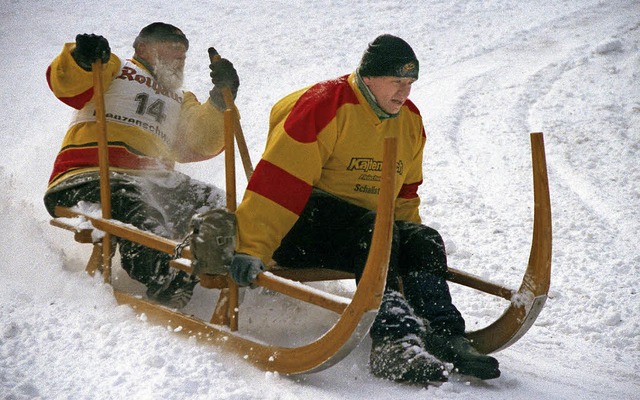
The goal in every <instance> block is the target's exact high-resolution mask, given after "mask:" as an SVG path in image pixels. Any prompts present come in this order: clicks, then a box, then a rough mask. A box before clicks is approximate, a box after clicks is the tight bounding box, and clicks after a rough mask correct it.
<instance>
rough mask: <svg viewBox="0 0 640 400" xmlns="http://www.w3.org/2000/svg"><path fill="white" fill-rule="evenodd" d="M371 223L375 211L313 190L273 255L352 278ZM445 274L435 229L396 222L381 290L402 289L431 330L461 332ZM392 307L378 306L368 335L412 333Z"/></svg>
mask: <svg viewBox="0 0 640 400" xmlns="http://www.w3.org/2000/svg"><path fill="white" fill-rule="evenodd" d="M374 222H375V212H373V211H370V210H367V209H365V208H362V207H358V206H355V205H353V204H350V203H348V202H346V201H344V200H341V199H339V198H337V197H335V196H332V195H330V194H328V193H325V192H322V191H320V190H317V189H314V191H313V193H312V195H311V197H310V199H309V202H308V203H307V205H306V207H305V209H304V210H303V212H302V214H301V216H300V218H299V219H298V221H297V222H296V224H295V225H294V226H293V228H292V229H291V230H290V231H289V233H288V234H287V235H286V236H285V237H284V239H283V240H282V243H281V244H280V247H279V248H278V249H277V250H276V251H275V253H274V255H273V259H274V260H275V261H276V262H277V263H278V264H280V265H282V266H285V267H290V268H295V267H302V268H304V267H324V268H331V269H337V270H343V271H348V272H353V273H355V275H356V281H357V280H359V278H360V277H361V276H362V272H363V269H364V266H365V264H366V260H367V256H368V254H369V248H370V245H371V237H372V233H373V226H374ZM446 273H447V260H446V253H445V248H444V242H443V240H442V237H441V236H440V234H439V233H438V232H437V231H436V230H434V229H432V228H429V227H427V226H425V225H420V224H416V223H412V222H407V221H396V222H395V223H394V227H393V241H392V246H391V259H390V261H389V272H388V274H387V286H386V292H388V293H391V292H397V291H400V289H401V288H402V290H403V292H404V297H405V298H406V300H407V302H408V303H409V305H410V306H411V307H412V308H413V312H415V315H417V316H418V317H420V318H422V319H423V320H424V321H425V322H428V323H429V325H430V327H431V329H433V330H434V331H435V332H437V333H440V334H443V335H450V334H463V333H464V329H465V325H464V320H463V318H462V315H461V314H460V312H459V311H458V310H457V309H456V307H455V306H454V305H453V304H452V302H451V295H450V293H449V287H448V285H447V282H446ZM400 282H402V285H401V284H400ZM385 297H386V298H389V299H394V298H396V296H392V295H390V296H385ZM383 301H384V299H383ZM393 312H394V307H393V306H389V305H385V304H383V305H382V306H381V308H380V311H379V317H378V318H377V319H376V323H375V324H374V327H373V328H372V336H374V337H376V336H394V337H402V336H404V335H405V334H409V333H416V332H412V331H415V330H416V329H418V328H417V326H416V325H415V324H413V323H407V322H406V321H404V322H401V321H398V317H399V316H398V315H393ZM380 314H383V315H380ZM385 314H386V315H385Z"/></svg>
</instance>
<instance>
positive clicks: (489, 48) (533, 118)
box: [0, 0, 640, 400]
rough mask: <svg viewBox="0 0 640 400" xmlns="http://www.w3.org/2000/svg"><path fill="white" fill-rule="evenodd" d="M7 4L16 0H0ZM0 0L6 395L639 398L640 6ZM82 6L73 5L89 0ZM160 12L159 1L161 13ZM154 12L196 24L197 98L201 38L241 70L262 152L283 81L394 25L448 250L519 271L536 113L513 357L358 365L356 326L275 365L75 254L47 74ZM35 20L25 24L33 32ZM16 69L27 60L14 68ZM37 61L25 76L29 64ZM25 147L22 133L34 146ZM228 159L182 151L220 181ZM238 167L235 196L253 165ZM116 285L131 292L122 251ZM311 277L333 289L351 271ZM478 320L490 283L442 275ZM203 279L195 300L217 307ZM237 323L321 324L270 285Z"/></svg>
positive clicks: (256, 329)
mask: <svg viewBox="0 0 640 400" xmlns="http://www.w3.org/2000/svg"><path fill="white" fill-rule="evenodd" d="M5 3H6V4H5ZM118 7H119V8H118V9H117V10H115V9H114V8H113V5H109V4H106V3H103V2H51V1H43V2H40V3H38V5H37V6H34V3H31V2H27V1H23V0H12V1H10V2H4V3H3V5H2V9H3V11H2V14H0V47H2V48H3V50H4V51H5V52H6V55H5V57H4V58H5V65H4V68H3V71H4V73H3V74H2V75H0V82H1V83H3V87H5V88H11V90H5V91H3V92H2V93H0V105H2V107H3V110H5V117H4V118H2V119H0V132H1V134H0V144H2V145H3V146H4V147H5V149H7V151H6V152H5V153H6V154H5V156H4V158H3V160H2V162H0V176H1V177H2V182H3V183H4V185H3V186H4V188H3V191H2V192H0V212H1V213H2V215H3V217H2V219H0V231H1V232H3V235H4V236H3V238H4V239H5V240H4V241H3V245H2V246H1V247H0V259H1V260H2V262H1V263H0V276H1V277H2V278H0V279H2V286H1V287H2V288H1V289H0V300H1V302H0V318H1V320H2V321H3V322H2V323H1V324H0V398H7V399H32V398H43V399H58V398H73V399H81V398H145V399H146V398H184V399H191V398H193V399H208V398H218V399H302V398H304V399H307V398H319V399H338V398H340V399H359V398H370V399H385V400H387V399H400V398H439V399H505V400H506V399H509V400H519V399H523V400H524V399H529V398H536V399H574V398H580V399H608V398H619V399H640V395H638V393H640V383H639V382H640V380H639V378H638V376H639V375H638V371H639V370H640V341H639V339H638V338H639V337H640V307H638V294H637V293H638V285H639V284H640V271H639V270H638V266H639V265H640V247H639V245H638V243H637V240H638V237H640V223H639V221H640V186H638V182H640V166H639V165H638V161H637V160H638V154H639V152H640V100H639V98H638V94H640V23H639V22H638V16H640V3H638V2H637V1H635V0H613V1H608V2H604V1H598V0H585V1H580V2H569V1H565V2H550V1H532V2H518V1H514V0H491V1H484V2H475V1H471V0H458V1H454V2H450V1H438V0H431V1H425V2H420V3H412V4H411V5H410V6H409V5H408V4H407V3H406V2H400V1H361V2H347V1H321V2H315V3H313V4H310V3H308V2H300V1H294V2H279V1H267V2H250V1H237V2H234V4H228V3H227V2H220V1H212V2H207V3H203V4H197V5H196V4H186V3H181V2H171V3H170V2H166V1H161V0H150V1H147V2H145V3H144V4H143V5H142V4H138V5H136V4H127V5H119V6H118ZM80 16H81V17H80ZM168 16H169V17H168ZM155 20H166V21H167V22H172V23H175V24H176V25H177V26H179V27H180V28H181V29H183V30H184V31H185V32H186V34H187V36H188V37H189V39H190V41H191V51H190V54H189V59H188V60H187V67H186V71H185V76H186V82H185V86H186V87H187V88H189V89H190V90H193V91H194V92H195V93H196V95H198V97H199V98H201V99H203V98H206V96H207V93H208V90H209V83H208V61H207V54H206V49H207V48H208V47H209V46H211V45H212V44H213V45H214V46H215V47H216V48H217V49H218V50H219V51H220V53H221V54H222V55H223V57H228V58H230V59H231V60H232V61H233V62H234V65H235V66H236V68H237V69H238V71H239V73H240V77H241V82H242V84H241V87H240V94H239V96H238V99H237V104H238V107H239V109H240V111H241V114H242V121H241V122H242V126H243V128H244V132H245V135H246V136H247V143H248V145H249V148H250V152H251V157H252V159H253V161H254V164H255V162H256V161H257V160H258V159H259V156H260V154H261V152H262V150H263V148H264V140H265V136H266V126H267V121H268V115H269V111H270V108H271V106H272V105H273V103H274V102H275V101H276V100H277V99H279V98H280V97H282V96H283V95H285V94H287V93H289V92H291V91H293V90H295V89H298V88H301V87H303V86H306V85H309V84H312V83H314V82H316V81H318V80H321V79H327V78H333V77H336V76H339V75H342V74H345V73H348V72H350V71H351V70H352V69H353V68H354V67H355V65H357V63H358V61H359V59H360V56H361V51H362V49H363V48H364V46H366V44H367V43H368V42H369V41H371V40H372V39H373V38H374V37H375V36H376V35H378V34H380V33H383V32H391V33H395V34H398V35H399V36H402V37H404V38H406V39H407V40H408V41H409V42H410V43H411V44H412V46H413V47H414V49H415V51H416V53H417V54H418V57H419V58H420V60H421V78H420V80H419V81H418V82H417V83H416V84H415V85H414V89H413V92H412V95H411V98H412V100H413V101H414V102H415V103H416V104H417V105H418V107H419V108H420V109H421V112H422V115H423V118H424V120H425V127H426V130H427V136H428V140H427V149H426V150H425V160H424V173H425V181H424V184H423V185H422V186H421V188H420V194H421V196H422V198H423V204H422V207H421V214H422V216H423V219H424V220H425V222H426V223H428V224H430V225H432V226H434V227H436V228H437V229H439V230H440V232H441V233H442V234H443V236H444V238H445V240H446V243H447V248H448V251H449V253H450V254H449V256H450V264H451V265H452V266H455V267H456V268H460V269H462V270H465V271H468V272H471V273H474V274H477V275H479V276H481V277H483V278H485V279H491V280H493V281H496V282H498V283H502V284H505V285H507V286H511V287H517V286H518V285H519V283H520V280H521V279H522V274H523V272H524V269H525V267H526V261H527V258H528V254H529V250H530V249H529V246H530V240H531V230H532V226H531V224H532V214H533V204H532V202H533V196H532V180H531V156H530V145H529V136H528V134H529V133H530V132H535V131H542V132H544V134H545V144H546V157H547V163H548V169H549V182H550V189H551V201H552V210H553V223H554V226H553V229H554V239H553V259H552V271H553V272H552V281H551V290H550V298H549V299H548V300H547V303H546V305H545V308H544V309H543V311H542V313H541V315H540V317H539V318H538V320H537V321H536V323H535V324H534V326H533V327H532V328H531V330H530V331H529V332H528V333H527V335H525V337H524V338H522V339H521V340H520V341H519V342H518V343H517V344H516V345H514V346H512V347H510V348H508V349H506V350H503V351H501V352H500V353H498V355H497V357H498V359H499V360H500V362H501V369H502V372H503V375H502V376H501V377H500V378H499V379H497V380H492V381H487V382H479V381H477V380H471V379H468V378H466V377H461V376H457V375H455V374H454V375H453V376H452V377H451V380H450V382H448V383H445V384H443V385H441V386H439V387H430V388H420V387H415V386H411V385H399V384H395V383H392V382H386V381H381V380H378V379H375V378H373V377H371V376H370V375H369V374H368V372H367V367H366V364H367V358H368V346H369V344H370V342H369V340H368V339H365V341H364V342H363V344H362V345H361V346H360V347H359V348H357V349H356V350H355V351H354V352H353V353H352V354H351V355H349V356H348V357H347V358H346V359H345V360H343V361H342V362H340V363H339V364H337V365H336V366H334V367H332V368H330V369H328V370H326V371H323V372H320V373H317V374H312V375H302V376H292V377H287V376H280V375H278V374H272V373H264V372H262V371H259V370H256V369H254V368H252V367H250V366H248V365H246V364H245V363H244V362H243V360H242V359H241V358H240V357H237V356H235V355H232V354H227V353H225V352H223V351H220V350H218V349H211V348H208V347H204V346H200V345H197V344H195V343H193V341H192V340H185V339H182V338H179V337H177V336H175V335H174V334H173V333H171V332H168V331H167V330H166V329H165V328H163V327H157V326H151V325H149V324H147V323H145V322H143V321H140V320H139V319H138V318H137V317H136V316H135V315H134V313H133V312H132V311H131V310H130V309H129V308H127V307H124V306H117V305H116V302H115V300H114V299H113V297H112V295H111V291H110V288H109V286H107V285H104V284H102V283H101V282H100V280H99V278H94V279H90V278H88V277H87V276H85V275H84V274H83V273H82V269H83V267H84V263H85V262H86V259H87V257H88V255H89V249H87V248H86V247H85V246H79V245H76V244H74V243H73V241H72V239H71V235H68V234H66V233H62V232H58V231H57V230H54V229H53V228H50V227H48V226H47V224H48V216H47V215H46V212H45V211H44V207H43V206H42V202H41V198H42V193H43V192H44V187H45V185H46V181H47V178H48V174H49V172H50V168H51V163H52V161H53V159H54V158H55V155H56V152H57V151H58V146H59V142H60V140H61V138H62V134H63V132H64V130H65V129H66V126H67V124H68V121H69V117H70V113H71V112H70V109H69V108H68V107H66V106H64V105H62V104H61V103H60V102H58V101H57V100H56V99H54V98H53V96H51V94H50V92H49V91H48V88H47V87H46V82H45V80H44V71H45V69H46V67H47V65H48V63H49V62H50V60H51V59H52V58H53V57H55V55H56V54H57V53H58V52H59V50H60V48H61V46H62V44H63V42H64V41H69V40H73V37H74V36H75V34H77V33H84V32H95V33H99V34H103V35H105V36H106V37H107V38H108V39H109V41H110V44H111V48H112V51H113V52H114V53H116V54H118V55H120V56H123V57H128V56H130V55H131V50H130V43H131V42H132V40H133V38H134V37H135V35H136V34H137V32H138V31H139V29H140V28H141V27H142V26H144V25H145V24H147V23H149V22H152V21H155ZM25 26H28V29H25ZM17 71H19V73H21V74H22V75H21V76H22V79H16V74H17ZM25 76H27V77H29V79H24V77H25ZM25 149H28V151H25ZM223 165H224V162H223V158H222V157H218V158H217V159H214V160H211V161H207V162H205V163H197V164H194V165H184V166H180V169H181V170H183V171H185V172H187V173H189V174H190V175H192V176H194V177H195V178H198V179H201V180H204V181H208V182H213V183H215V184H217V185H218V186H219V187H224V183H223V182H224V171H223ZM237 171H239V178H238V188H239V193H238V195H239V196H241V195H242V188H244V186H245V184H246V180H245V179H244V178H243V177H242V176H241V175H242V173H241V171H242V167H241V165H240V164H239V161H238V166H237ZM114 285H115V286H117V287H120V288H126V289H127V290H131V291H133V292H138V293H141V291H142V289H141V285H140V284H138V283H136V282H133V281H131V280H130V279H129V278H128V277H127V276H126V274H124V273H123V272H122V271H121V270H117V264H116V271H115V274H114ZM315 286H317V287H320V288H324V289H327V290H331V291H332V292H334V293H336V294H338V295H343V296H344V295H349V294H350V293H352V292H353V289H354V285H353V283H351V282H340V283H331V284H326V283H324V284H323V283H319V284H315ZM452 295H453V297H454V301H455V303H456V304H457V305H458V307H459V308H460V309H461V311H462V312H463V314H464V315H465V317H466V319H467V322H468V328H470V329H477V328H479V327H482V326H484V325H486V324H488V323H490V322H491V321H493V320H495V319H496V318H497V317H498V316H499V315H500V314H501V313H502V311H503V310H504V308H505V307H506V304H505V303H506V302H505V301H503V300H501V299H496V298H488V297H487V296H481V295H477V294H476V293H475V292H473V291H472V290H470V289H465V288H462V287H459V286H452ZM215 299H216V292H215V291H208V290H204V289H201V288H198V289H197V290H196V293H195V295H194V300H193V301H192V302H191V303H190V304H189V305H188V306H187V307H186V309H185V311H186V312H188V313H192V314H195V315H197V316H200V317H202V318H209V316H210V312H211V305H212V303H213V302H214V301H215ZM242 307H243V312H244V314H243V320H242V321H241V323H242V328H243V329H244V330H245V331H244V332H245V334H247V335H251V336H254V337H256V338H259V339H261V340H265V341H269V342H278V343H282V344H293V343H297V344H301V343H306V342H308V341H310V340H313V339H314V338H315V337H317V336H318V335H321V334H322V333H323V332H324V331H326V329H327V328H328V327H329V326H331V324H332V323H333V321H334V320H335V316H334V315H333V314H332V313H329V312H324V311H318V309H317V308H314V307H313V306H309V305H305V304H300V303H299V302H295V301H291V300H289V299H286V298H283V297H282V296H281V295H278V294H274V293H271V292H269V291H264V290H247V291H245V293H244V302H243V306H242Z"/></svg>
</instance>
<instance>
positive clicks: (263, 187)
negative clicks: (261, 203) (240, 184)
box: [247, 160, 312, 215]
mask: <svg viewBox="0 0 640 400" xmlns="http://www.w3.org/2000/svg"><path fill="white" fill-rule="evenodd" d="M311 189H312V187H311V185H309V184H308V183H306V182H305V181H303V180H302V179H300V178H297V177H295V176H294V175H291V174H290V173H289V172H287V171H285V170H284V169H282V168H280V167H278V166H277V165H275V164H272V163H270V162H269V161H266V160H260V162H259V163H258V165H257V166H256V169H255V171H253V174H252V175H251V179H250V180H249V184H248V185H247V190H251V191H252V192H255V193H258V194H259V195H261V196H264V197H266V198H267V199H269V200H271V201H273V202H275V203H276V204H279V205H281V206H282V207H284V208H286V209H287V210H289V211H291V212H292V213H294V214H296V215H300V214H301V213H302V210H303V209H304V207H305V206H306V205H307V201H308V200H309V196H311Z"/></svg>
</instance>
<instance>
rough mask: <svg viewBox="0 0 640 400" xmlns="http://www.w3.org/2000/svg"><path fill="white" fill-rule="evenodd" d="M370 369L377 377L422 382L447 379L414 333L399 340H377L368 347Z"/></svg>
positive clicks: (440, 366)
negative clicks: (369, 349) (369, 350)
mask: <svg viewBox="0 0 640 400" xmlns="http://www.w3.org/2000/svg"><path fill="white" fill-rule="evenodd" d="M369 369H370V370H371V373H372V374H373V375H375V376H377V377H379V378H384V379H389V380H392V381H396V382H411V383H418V384H421V385H428V384H430V383H439V382H444V381H446V380H447V377H446V375H445V371H446V369H445V367H444V365H443V364H442V362H440V361H439V360H437V359H436V358H435V357H433V356H432V355H431V354H429V353H427V352H426V351H425V349H424V348H423V344H422V340H420V338H418V337H417V336H415V335H409V336H406V337H403V338H401V339H378V340H374V341H373V344H372V346H371V354H370V357H369Z"/></svg>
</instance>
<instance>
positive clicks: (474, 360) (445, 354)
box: [424, 333, 500, 379]
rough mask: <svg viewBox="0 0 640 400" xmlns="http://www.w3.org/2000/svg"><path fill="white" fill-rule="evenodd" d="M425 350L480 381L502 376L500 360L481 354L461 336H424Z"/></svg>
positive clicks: (458, 370) (431, 334) (432, 334)
mask: <svg viewBox="0 0 640 400" xmlns="http://www.w3.org/2000/svg"><path fill="white" fill-rule="evenodd" d="M424 344H425V346H424V347H425V349H426V350H427V351H428V352H429V353H431V354H432V355H434V356H436V357H438V358H439V359H440V360H442V361H445V362H450V363H452V364H453V366H454V368H455V371H456V372H459V373H461V374H463V375H471V376H475V377H476V378H480V379H494V378H497V377H499V376H500V369H499V364H498V360H496V359H495V358H493V357H491V356H488V355H485V354H481V353H480V352H479V351H478V350H476V349H475V348H474V347H473V345H472V344H471V342H470V341H469V339H467V338H466V337H464V336H461V335H454V336H441V335H437V334H434V333H428V334H426V335H424Z"/></svg>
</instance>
